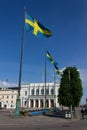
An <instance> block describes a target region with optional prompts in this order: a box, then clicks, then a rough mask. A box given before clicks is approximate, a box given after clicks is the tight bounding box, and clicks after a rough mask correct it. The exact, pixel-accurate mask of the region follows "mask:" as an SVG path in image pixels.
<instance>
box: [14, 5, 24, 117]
mask: <svg viewBox="0 0 87 130" xmlns="http://www.w3.org/2000/svg"><path fill="white" fill-rule="evenodd" d="M25 11H26V8H25V7H24V25H25ZM24 25H23V32H22V44H21V56H20V69H19V83H18V96H17V100H16V112H15V114H16V115H17V116H18V115H20V90H21V79H22V60H23V51H24Z"/></svg>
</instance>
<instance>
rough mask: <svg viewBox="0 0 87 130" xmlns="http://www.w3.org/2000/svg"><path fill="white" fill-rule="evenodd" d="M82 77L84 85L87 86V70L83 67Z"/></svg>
mask: <svg viewBox="0 0 87 130" xmlns="http://www.w3.org/2000/svg"><path fill="white" fill-rule="evenodd" d="M80 77H81V80H82V83H83V87H87V70H85V69H81V70H80Z"/></svg>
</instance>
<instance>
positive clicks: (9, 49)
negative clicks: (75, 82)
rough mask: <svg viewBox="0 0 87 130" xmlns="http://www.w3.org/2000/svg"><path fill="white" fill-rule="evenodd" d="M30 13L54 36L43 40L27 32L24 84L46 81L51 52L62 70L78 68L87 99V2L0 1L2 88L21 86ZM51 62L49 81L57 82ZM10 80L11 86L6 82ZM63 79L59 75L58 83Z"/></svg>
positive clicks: (52, 0) (69, 0)
mask: <svg viewBox="0 0 87 130" xmlns="http://www.w3.org/2000/svg"><path fill="white" fill-rule="evenodd" d="M24 5H25V6H26V10H27V13H28V14H30V15H32V16H33V17H34V18H36V19H37V20H38V21H39V22H40V23H41V24H43V25H44V26H45V27H47V28H48V29H50V30H51V31H52V33H53V35H52V37H50V38H45V39H41V38H40V39H39V38H37V37H35V36H34V35H32V33H30V32H25V36H24V54H23V68H22V82H24V83H26V82H44V53H45V50H48V51H49V52H50V54H51V55H52V56H53V57H54V59H55V61H56V62H58V66H59V68H60V69H62V68H64V67H68V66H76V67H77V68H78V69H79V70H80V75H81V79H82V83H83V88H84V89H83V90H84V95H83V101H84V100H85V98H86V97H87V78H86V77H87V61H86V55H87V54H86V53H87V43H86V42H87V8H86V7H87V1H86V0H51V1H50V0H0V86H3V85H15V84H16V85H17V84H18V79H19V64H20V51H21V42H22V30H23V21H24ZM53 70H54V68H53V66H52V64H50V63H49V62H48V61H47V81H48V82H52V81H53V73H54V72H53ZM6 79H8V83H6V82H5V81H6ZM59 79H60V77H59V76H58V75H57V76H56V80H59Z"/></svg>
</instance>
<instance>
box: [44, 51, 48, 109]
mask: <svg viewBox="0 0 87 130" xmlns="http://www.w3.org/2000/svg"><path fill="white" fill-rule="evenodd" d="M46 76H47V75H46V50H45V73H44V82H45V103H44V108H46Z"/></svg>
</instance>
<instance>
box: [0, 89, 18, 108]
mask: <svg viewBox="0 0 87 130" xmlns="http://www.w3.org/2000/svg"><path fill="white" fill-rule="evenodd" d="M17 95H18V90H17V89H16V90H15V89H8V88H1V89H0V109H1V108H5V109H14V108H16V99H17Z"/></svg>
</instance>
